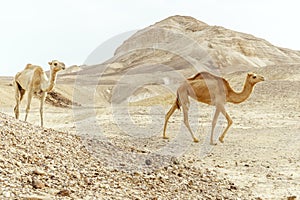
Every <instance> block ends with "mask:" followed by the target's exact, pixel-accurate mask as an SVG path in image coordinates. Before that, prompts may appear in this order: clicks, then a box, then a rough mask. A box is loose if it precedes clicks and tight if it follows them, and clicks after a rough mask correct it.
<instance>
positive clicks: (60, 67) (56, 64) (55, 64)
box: [48, 60, 66, 72]
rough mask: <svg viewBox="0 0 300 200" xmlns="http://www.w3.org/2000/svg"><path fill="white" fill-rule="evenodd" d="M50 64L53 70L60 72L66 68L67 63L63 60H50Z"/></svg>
mask: <svg viewBox="0 0 300 200" xmlns="http://www.w3.org/2000/svg"><path fill="white" fill-rule="evenodd" d="M48 64H49V65H50V69H51V71H52V72H58V71H60V70H64V69H66V67H65V64H64V63H63V62H59V61H58V60H52V61H51V62H48Z"/></svg>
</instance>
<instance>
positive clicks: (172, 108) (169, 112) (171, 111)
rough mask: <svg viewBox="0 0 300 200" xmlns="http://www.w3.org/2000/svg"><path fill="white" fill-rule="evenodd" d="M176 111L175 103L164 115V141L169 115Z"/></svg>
mask: <svg viewBox="0 0 300 200" xmlns="http://www.w3.org/2000/svg"><path fill="white" fill-rule="evenodd" d="M176 109H177V105H176V102H175V103H174V104H173V105H172V107H171V108H170V110H169V111H168V113H167V114H166V116H165V125H164V133H163V138H164V139H168V137H167V135H166V129H167V124H168V120H169V119H170V117H171V115H172V114H173V113H174V112H175V110H176Z"/></svg>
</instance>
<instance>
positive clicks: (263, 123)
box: [0, 16, 300, 199]
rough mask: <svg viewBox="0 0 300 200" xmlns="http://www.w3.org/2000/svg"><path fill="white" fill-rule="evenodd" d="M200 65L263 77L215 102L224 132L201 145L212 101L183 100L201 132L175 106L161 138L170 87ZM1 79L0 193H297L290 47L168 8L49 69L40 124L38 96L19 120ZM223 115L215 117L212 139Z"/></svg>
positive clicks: (299, 168) (298, 130)
mask: <svg viewBox="0 0 300 200" xmlns="http://www.w3.org/2000/svg"><path fill="white" fill-rule="evenodd" d="M157 27H158V29H155V28H157ZM149 30H151V31H152V32H151V31H150V32H149ZM162 30H163V31H165V30H168V31H167V32H163V34H162V32H161V31H162ZM174 33H175V34H174ZM180 35H181V36H180ZM182 35H183V36H182ZM208 36H210V37H208ZM180 38H181V39H182V38H183V40H180ZM186 38H188V39H186ZM191 38H192V42H191V43H190V41H191V40H190V39H191ZM232 38H235V39H232ZM160 41H165V44H164V46H163V45H162V44H161V42H160ZM172 41H175V42H174V43H172ZM176 41H179V42H177V43H176ZM186 42H187V43H188V44H189V45H186ZM151 43H153V44H159V45H162V46H159V45H157V46H156V47H153V46H152V48H153V49H149V45H150V44H151ZM175 43H176V44H177V46H176V47H175V48H174V44H175ZM168 45H169V46H168ZM195 45H196V46H195ZM158 46H159V48H158ZM197 46H198V47H200V49H201V50H199V51H197V50H194V49H195V48H196V47H197ZM183 47H186V48H184V49H181V48H183ZM246 47H247V48H246ZM279 55H280V56H279ZM201 56H202V57H201ZM44 68H45V69H46V66H45V67H44ZM20 70H21V69H20ZM201 70H207V71H210V72H212V73H215V74H216V75H220V76H223V77H224V78H225V79H227V80H228V81H229V83H230V85H231V86H232V88H233V89H235V90H236V91H240V90H242V87H243V83H244V80H245V77H246V74H247V72H248V71H250V70H251V71H254V72H255V73H258V74H261V75H263V76H264V77H265V79H266V80H265V81H263V82H261V83H258V84H257V85H256V86H255V88H254V91H253V93H252V94H251V96H250V98H249V99H248V100H246V101H245V102H243V103H241V104H230V103H228V104H227V105H226V109H227V111H228V113H229V115H230V116H231V117H232V119H233V125H232V127H231V128H230V130H229V132H228V134H227V135H226V137H225V142H224V143H218V144H217V145H216V146H211V145H209V136H210V130H211V120H212V117H213V112H214V107H212V106H208V105H205V104H201V103H197V102H195V101H194V100H191V107H190V114H189V116H190V123H191V127H192V129H193V130H194V132H195V134H196V136H197V137H198V138H199V139H200V142H199V143H193V142H192V139H191V137H190V134H189V133H188V131H187V129H186V128H185V126H184V124H183V122H182V112H181V111H179V110H178V111H176V112H175V114H174V115H173V116H172V117H171V119H170V121H169V125H168V129H167V134H168V135H169V136H170V138H169V139H168V140H164V139H162V128H163V123H164V116H165V113H166V112H167V111H168V109H169V108H170V106H171V105H172V103H173V101H174V100H175V94H176V89H177V87H178V86H179V85H180V83H182V81H183V80H184V78H187V77H189V76H191V75H193V74H194V73H195V72H197V71H201ZM12 80H13V78H12V77H0V133H1V141H0V152H1V154H0V170H1V171H0V198H1V199H22V198H23V199H102V198H103V199H299V198H300V123H299V122H300V101H299V97H300V90H299V88H300V53H299V51H293V50H289V49H284V48H279V47H275V46H273V45H271V44H270V43H268V42H267V41H265V40H263V39H258V38H255V37H254V36H251V35H247V34H243V33H238V32H234V31H231V30H227V29H225V28H223V27H216V26H209V25H207V24H205V23H203V22H200V21H197V20H195V19H193V18H190V17H180V16H174V17H171V18H168V19H166V20H163V21H161V22H158V23H157V24H155V25H152V26H150V27H148V28H146V29H144V30H141V31H139V32H137V33H136V34H135V35H133V36H132V37H131V38H129V39H128V40H127V41H125V42H124V44H123V45H121V46H120V47H119V48H118V49H117V51H116V53H115V56H114V57H113V58H111V59H110V60H108V61H107V62H106V63H103V64H101V65H95V66H84V67H82V68H80V67H77V66H76V68H73V67H71V68H69V69H68V71H67V72H62V73H60V74H59V76H58V78H57V85H56V87H55V89H54V92H52V93H51V94H50V95H49V96H48V98H47V100H46V104H45V108H44V110H45V111H44V124H45V128H41V127H39V124H40V121H39V119H40V117H39V100H38V99H37V98H34V99H33V102H32V106H31V111H30V113H29V118H28V122H24V121H22V120H23V119H24V112H25V104H26V98H25V100H24V102H23V103H22V105H21V116H20V118H21V120H16V119H14V113H13V107H14V105H15V100H14V88H13V86H12ZM225 125H226V120H225V119H224V118H223V117H220V119H219V122H218V125H217V129H216V136H215V139H217V137H218V135H219V134H220V133H221V131H222V130H223V129H224V127H225Z"/></svg>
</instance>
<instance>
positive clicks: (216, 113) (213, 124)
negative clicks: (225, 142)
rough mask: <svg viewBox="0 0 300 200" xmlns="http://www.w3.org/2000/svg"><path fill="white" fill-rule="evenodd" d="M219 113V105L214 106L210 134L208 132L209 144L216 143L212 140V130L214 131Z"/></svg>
mask: <svg viewBox="0 0 300 200" xmlns="http://www.w3.org/2000/svg"><path fill="white" fill-rule="evenodd" d="M219 114H220V109H219V107H216V111H215V115H214V118H213V121H212V127H211V134H210V144H211V145H216V144H217V143H215V142H214V131H215V127H216V124H217V121H218V117H219Z"/></svg>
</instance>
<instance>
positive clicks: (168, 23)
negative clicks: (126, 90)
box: [112, 16, 300, 72]
mask: <svg viewBox="0 0 300 200" xmlns="http://www.w3.org/2000/svg"><path fill="white" fill-rule="evenodd" d="M112 60H113V61H114V62H120V63H123V64H124V65H125V66H128V67H133V66H137V65H141V64H145V63H165V64H167V65H171V66H177V67H180V65H181V64H186V63H185V62H184V61H186V62H188V63H189V64H190V65H194V67H195V68H200V67H204V66H205V67H208V68H209V69H208V70H211V69H213V68H217V69H220V70H221V71H224V72H230V71H235V70H237V69H238V68H239V70H247V69H251V68H253V67H264V66H267V65H274V64H279V65H280V64H294V63H299V62H300V51H294V50H290V49H286V48H281V47H277V46H274V45H272V44H271V43H269V42H268V41H266V40H264V39H261V38H257V37H255V36H253V35H249V34H246V33H241V32H237V31H233V30H229V29H226V28H224V27H221V26H210V25H208V24H206V23H204V22H201V21H198V20H196V19H194V18H192V17H186V16H172V17H169V18H167V19H164V20H162V21H160V22H157V23H155V24H154V25H151V26H149V27H147V28H145V29H142V30H140V31H138V32H137V33H135V34H134V35H132V36H131V37H130V38H129V39H128V40H126V41H125V42H124V43H123V44H122V45H121V46H120V47H119V48H118V49H117V50H116V52H115V56H114V58H113V59H112ZM187 65H188V64H187ZM181 67H184V66H181Z"/></svg>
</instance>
